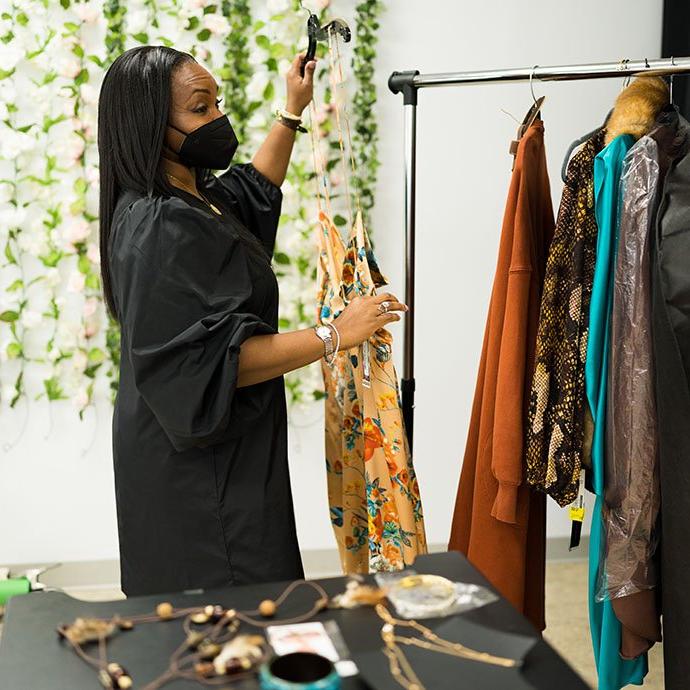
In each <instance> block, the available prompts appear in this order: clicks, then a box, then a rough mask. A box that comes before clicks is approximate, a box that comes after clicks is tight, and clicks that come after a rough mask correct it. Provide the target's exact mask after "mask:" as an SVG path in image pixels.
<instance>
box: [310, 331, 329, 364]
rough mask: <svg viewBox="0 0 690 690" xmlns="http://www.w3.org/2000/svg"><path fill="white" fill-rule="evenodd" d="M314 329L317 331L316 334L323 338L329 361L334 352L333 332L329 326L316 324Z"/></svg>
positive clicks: (325, 354)
mask: <svg viewBox="0 0 690 690" xmlns="http://www.w3.org/2000/svg"><path fill="white" fill-rule="evenodd" d="M314 330H315V331H316V335H318V336H319V338H321V340H323V345H324V349H325V353H324V356H325V357H326V361H328V360H329V358H330V356H331V355H332V354H333V333H332V331H331V329H330V327H329V326H315V327H314Z"/></svg>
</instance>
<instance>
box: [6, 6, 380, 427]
mask: <svg viewBox="0 0 690 690" xmlns="http://www.w3.org/2000/svg"><path fill="white" fill-rule="evenodd" d="M307 4H308V5H309V3H307ZM4 5H5V6H6V7H7V9H5V10H4V11H2V12H1V13H0V252H1V257H2V258H1V259H0V383H1V384H2V385H1V387H0V403H2V404H5V405H10V406H12V407H14V406H15V405H16V404H17V402H18V401H19V400H20V399H22V398H24V397H26V398H29V399H39V398H42V397H45V398H47V399H48V400H49V401H59V400H71V401H72V403H73V404H74V405H75V407H76V409H77V410H78V413H79V416H80V417H82V416H83V414H84V411H85V410H86V408H87V407H88V406H90V405H93V404H94V402H95V400H96V399H97V398H98V396H99V395H104V396H108V397H109V399H110V400H111V402H112V400H113V399H114V396H115V394H116V391H117V377H118V367H119V347H120V341H119V330H118V327H117V324H115V323H114V322H113V321H112V320H110V319H109V317H108V316H107V313H106V310H105V307H104V304H103V299H102V293H101V284H100V268H99V266H100V256H99V251H98V224H97V220H98V217H97V209H98V151H97V146H96V123H97V109H98V93H99V88H100V84H101V81H102V79H103V75H104V74H105V71H106V70H107V68H108V66H109V65H110V64H111V62H112V61H113V60H114V59H115V58H116V57H117V56H118V55H119V54H120V53H121V52H122V51H124V50H126V49H128V48H131V47H133V46H135V45H141V44H154V45H158V44H164V45H167V46H174V47H175V48H177V49H178V50H183V51H186V52H189V53H191V54H192V55H194V56H195V58H196V59H197V60H198V61H199V62H200V63H201V64H202V65H204V66H205V67H206V68H207V69H208V70H209V71H210V72H211V73H212V74H213V75H214V76H215V77H216V78H217V79H219V80H220V82H221V84H222V86H223V92H224V93H223V96H224V100H223V103H224V108H225V112H226V113H227V114H228V117H229V118H230V119H231V121H232V122H233V125H234V127H235V129H236V131H237V133H238V137H239V138H240V141H241V144H240V147H239V150H238V153H237V154H236V158H235V161H237V162H241V161H246V160H250V159H251V156H252V155H253V152H254V151H256V149H257V148H258V146H259V144H260V143H261V141H262V140H263V138H264V137H265V135H266V133H267V131H268V129H269V128H270V126H271V125H272V121H273V120H272V118H273V112H274V111H275V109H276V108H278V107H283V106H284V105H285V72H286V71H287V69H288V68H289V65H290V61H291V59H292V58H293V57H294V55H296V54H297V53H298V52H300V51H301V50H304V49H305V47H306V36H305V26H306V17H307V14H306V12H304V10H302V9H300V8H299V2H298V0H268V1H267V2H256V3H250V2H249V1H248V0H216V1H214V0H88V1H87V2H74V1H73V0H59V2H56V1H55V0H20V1H17V0H14V1H13V2H10V3H9V6H8V3H5V4H4ZM329 5H330V6H329ZM311 8H312V10H314V11H316V10H319V11H320V12H321V13H322V16H325V14H328V15H329V16H345V17H346V16H347V13H348V10H349V11H350V13H351V17H350V21H351V22H352V25H353V28H354V31H353V49H352V74H353V75H354V79H353V80H352V82H351V83H350V84H349V85H348V87H349V89H348V91H349V93H350V94H351V96H352V103H353V107H352V111H351V113H350V117H351V121H352V124H353V132H352V134H353V139H354V153H355V157H356V159H357V163H358V177H357V179H355V180H354V185H353V186H354V187H355V188H356V189H357V190H358V191H359V193H360V196H361V199H362V204H363V206H364V208H365V209H366V210H371V208H372V207H373V203H374V187H375V184H376V172H377V168H378V160H377V153H376V144H377V130H376V124H375V122H376V120H375V117H374V113H373V105H374V103H375V101H376V89H375V86H374V82H373V63H374V59H375V57H376V49H375V46H376V30H377V28H378V23H377V19H378V16H379V14H380V12H381V11H382V3H381V2H378V1H377V0H372V1H369V2H366V1H365V2H360V3H358V4H355V5H354V7H353V6H349V7H348V3H347V2H346V0H341V1H340V2H333V3H330V2H329V0H316V2H315V4H314V6H311ZM325 53H326V51H325V47H324V46H320V47H319V52H318V53H317V56H318V57H321V58H322V62H321V64H320V66H319V69H317V85H316V89H315V90H316V97H315V98H316V102H317V103H319V104H321V105H319V107H318V108H317V117H318V118H319V122H320V124H321V129H322V130H323V134H324V136H325V137H327V138H328V139H329V141H328V143H329V145H330V146H329V147H328V149H329V151H331V154H332V156H331V160H329V163H328V171H329V173H330V175H331V179H330V185H331V188H332V189H333V190H335V192H336V193H335V197H336V203H338V199H337V197H338V196H339V194H338V192H339V191H340V189H341V182H342V180H340V179H339V176H338V174H337V173H336V170H335V166H336V164H337V161H338V155H339V154H338V143H337V141H336V140H332V141H331V140H330V139H331V136H332V133H333V132H334V127H333V126H332V123H331V116H332V109H331V107H330V106H329V103H330V99H331V94H330V92H329V88H328V86H327V69H326V65H325V64H324V63H325V59H324V56H325ZM307 126H308V123H307ZM311 160H312V159H311V149H310V146H309V140H308V136H306V135H305V136H303V137H298V138H297V142H296V144H295V150H294V153H293V158H292V161H291V164H290V168H289V170H288V174H287V177H286V180H285V183H284V184H283V187H282V189H283V194H284V202H283V216H282V219H281V229H280V231H279V234H278V242H277V247H276V252H275V257H274V266H275V270H276V274H277V275H278V278H279V281H280V285H281V308H280V329H281V330H294V329H299V328H304V327H307V326H309V325H311V324H312V323H313V322H314V278H315V257H316V252H315V248H314V242H313V234H312V232H313V229H314V224H315V221H316V206H315V180H314V173H313V164H312V162H311ZM340 196H342V194H340ZM339 201H340V202H342V203H343V204H344V200H343V199H342V198H341V199H340V200H339ZM336 222H337V223H339V224H343V223H344V222H345V219H344V217H343V215H337V216H336ZM286 385H287V388H288V392H289V396H288V397H289V400H290V402H291V403H293V404H295V403H297V404H300V403H308V402H309V401H313V400H314V399H318V398H320V397H322V396H323V393H322V388H323V384H322V379H321V372H320V368H319V367H318V364H316V365H312V366H311V367H307V368H305V369H302V370H300V371H298V372H292V373H290V374H288V375H287V376H286Z"/></svg>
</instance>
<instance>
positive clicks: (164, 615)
mask: <svg viewBox="0 0 690 690" xmlns="http://www.w3.org/2000/svg"><path fill="white" fill-rule="evenodd" d="M156 615H157V616H158V617H159V618H160V619H162V620H169V619H171V618H172V615H173V606H172V604H171V603H170V602H169V601H164V602H163V603H161V604H158V606H156Z"/></svg>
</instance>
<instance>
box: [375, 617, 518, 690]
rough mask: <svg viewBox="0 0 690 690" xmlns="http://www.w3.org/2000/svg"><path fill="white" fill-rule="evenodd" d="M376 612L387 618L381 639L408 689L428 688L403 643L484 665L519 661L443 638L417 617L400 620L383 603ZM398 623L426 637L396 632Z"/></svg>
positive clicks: (506, 665) (395, 674) (396, 673)
mask: <svg viewBox="0 0 690 690" xmlns="http://www.w3.org/2000/svg"><path fill="white" fill-rule="evenodd" d="M376 613H377V614H378V616H379V618H381V619H382V620H383V621H384V625H383V627H382V628H381V639H382V640H383V641H384V643H385V645H386V648H385V649H384V654H385V655H386V656H387V657H388V663H389V667H390V672H391V675H392V676H393V678H395V680H396V681H397V682H398V683H399V684H400V685H402V686H403V687H404V688H406V690H425V688H424V685H423V684H422V682H421V681H420V680H419V678H418V677H417V675H416V673H415V672H414V670H413V669H412V666H411V665H410V663H409V661H408V660H407V658H406V657H405V655H404V653H403V651H402V649H400V647H399V646H398V645H401V644H403V645H408V646H414V647H419V648H420V649H426V650H427V651H430V652H438V653H441V654H450V655H451V656H457V657H459V658H461V659H470V660H472V661H478V662H480V663H483V664H493V665H494V666H502V667H504V668H511V667H514V666H517V665H518V664H519V662H518V661H517V660H516V659H509V658H507V657H502V656H494V655H493V654H489V653H488V652H478V651H477V650H475V649H471V648H470V647H466V646H465V645H463V644H460V643H459V642H449V641H448V640H444V639H443V638H442V637H439V636H438V635H436V633H434V632H433V630H430V629H429V628H427V627H425V626H423V625H421V624H420V623H418V622H417V621H415V620H399V619H397V618H393V616H391V614H390V611H388V609H387V608H386V607H385V606H383V604H377V605H376ZM396 625H399V626H401V627H406V628H412V629H413V630H415V631H416V632H418V633H421V634H422V636H423V637H424V638H425V639H420V638H418V637H405V636H402V635H396V632H395V626H396Z"/></svg>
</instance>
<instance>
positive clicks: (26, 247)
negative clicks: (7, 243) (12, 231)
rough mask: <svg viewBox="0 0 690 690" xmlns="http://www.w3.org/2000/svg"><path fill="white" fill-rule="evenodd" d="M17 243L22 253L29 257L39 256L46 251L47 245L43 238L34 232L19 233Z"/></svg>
mask: <svg viewBox="0 0 690 690" xmlns="http://www.w3.org/2000/svg"><path fill="white" fill-rule="evenodd" d="M17 243H18V244H19V247H20V248H21V249H22V251H24V252H26V253H28V254H31V256H36V257H38V256H41V255H42V254H45V253H46V252H47V251H48V243H47V242H46V239H45V237H43V236H42V235H40V234H37V233H35V232H20V233H19V237H18V238H17Z"/></svg>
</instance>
